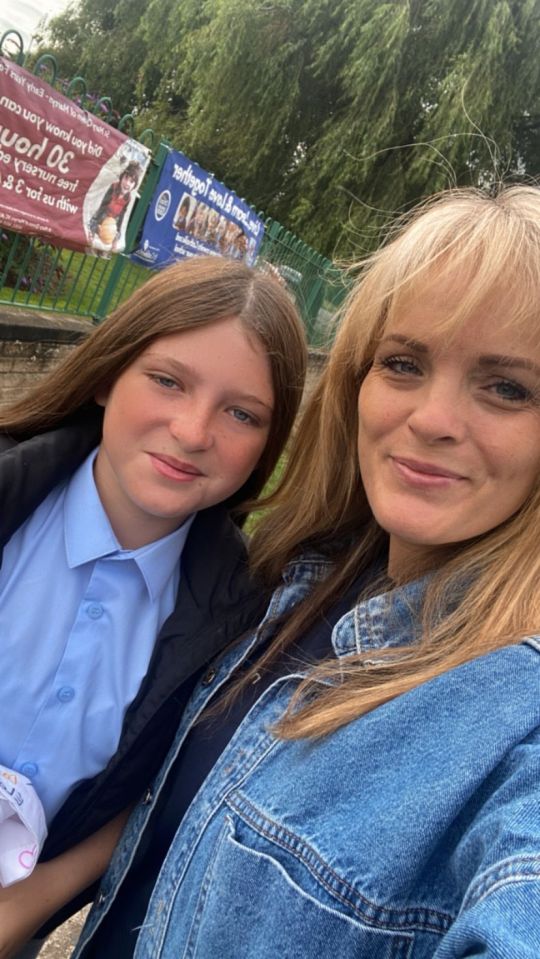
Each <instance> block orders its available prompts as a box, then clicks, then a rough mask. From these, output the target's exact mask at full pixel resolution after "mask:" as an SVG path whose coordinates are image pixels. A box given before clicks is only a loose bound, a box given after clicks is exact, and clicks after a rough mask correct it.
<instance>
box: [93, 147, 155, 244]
mask: <svg viewBox="0 0 540 959" xmlns="http://www.w3.org/2000/svg"><path fill="white" fill-rule="evenodd" d="M142 173H143V170H142V167H141V166H140V164H139V163H137V161H135V160H132V161H130V162H129V163H128V164H127V166H126V167H125V168H124V169H123V170H122V171H121V173H120V176H119V177H118V179H117V180H115V181H114V182H113V183H111V185H110V186H109V188H108V189H107V190H106V192H105V194H104V196H103V198H102V200H101V203H100V204H99V206H98V208H97V210H96V211H95V213H94V215H93V216H92V218H91V219H90V223H89V231H90V233H91V235H92V239H93V245H97V246H98V248H103V249H104V250H110V251H111V252H112V253H116V252H117V251H118V250H119V248H120V240H122V241H123V224H124V218H125V216H126V213H127V211H128V209H130V208H131V206H132V205H133V201H134V199H135V191H136V189H137V187H138V185H139V183H140V181H141V178H142ZM126 222H127V221H126ZM96 240H97V241H98V243H97V244H96V242H95V241H96ZM122 248H123V242H122Z"/></svg>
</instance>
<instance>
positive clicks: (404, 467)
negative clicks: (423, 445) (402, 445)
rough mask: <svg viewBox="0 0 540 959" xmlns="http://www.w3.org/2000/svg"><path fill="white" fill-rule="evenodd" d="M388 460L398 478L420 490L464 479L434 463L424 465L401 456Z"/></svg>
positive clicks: (458, 474) (447, 484)
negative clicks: (420, 488)
mask: <svg viewBox="0 0 540 959" xmlns="http://www.w3.org/2000/svg"><path fill="white" fill-rule="evenodd" d="M390 459H391V461H392V463H393V465H394V468H395V470H396V472H397V474H398V476H400V477H401V479H403V480H405V482H406V483H409V484H410V485H413V486H419V487H422V488H425V487H428V486H435V487H440V486H449V485H451V484H453V483H459V482H462V481H463V480H464V479H465V477H464V476H462V475H461V474H460V473H454V471H453V470H449V469H446V467H444V466H437V465H436V464H435V463H424V462H421V461H420V460H411V459H406V458H404V457H402V456H391V457H390Z"/></svg>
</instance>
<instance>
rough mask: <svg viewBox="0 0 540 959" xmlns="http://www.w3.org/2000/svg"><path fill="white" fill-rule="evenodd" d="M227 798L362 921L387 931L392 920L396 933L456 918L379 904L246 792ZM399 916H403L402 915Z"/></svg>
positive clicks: (442, 927) (439, 927)
mask: <svg viewBox="0 0 540 959" xmlns="http://www.w3.org/2000/svg"><path fill="white" fill-rule="evenodd" d="M226 802H227V804H228V805H229V806H231V807H232V808H233V809H234V810H235V811H236V812H237V813H238V814H239V815H241V816H242V817H245V819H246V820H247V822H248V823H249V824H250V825H251V826H252V827H253V828H254V829H255V830H256V831H257V832H259V833H260V834H261V835H262V836H264V837H265V838H267V839H268V840H269V841H271V842H275V843H276V844H277V845H280V846H281V847H282V848H283V849H285V850H286V851H288V852H290V853H291V854H292V855H294V856H296V857H297V858H299V859H300V861H301V862H302V863H303V864H304V865H305V866H306V868H307V869H308V871H309V872H310V873H311V874H312V875H313V876H314V878H315V879H316V880H317V881H318V882H320V883H321V885H322V886H323V888H325V889H326V891H327V892H328V893H329V894H330V895H332V896H334V897H335V898H337V899H338V900H339V901H340V902H342V903H343V904H344V905H347V906H349V908H351V909H352V910H353V911H354V912H355V913H356V915H357V916H358V917H359V918H360V919H361V920H362V921H363V922H365V923H366V925H372V926H374V927H375V928H384V929H387V930H388V931H391V930H390V929H389V923H390V924H393V926H394V927H395V931H396V933H402V932H404V928H403V925H404V924H406V926H405V928H406V929H408V928H411V927H412V928H418V927H420V928H422V929H425V930H429V931H431V932H435V933H439V934H442V933H444V932H445V931H446V930H447V929H448V928H449V927H450V926H451V924H452V922H453V921H454V917H453V916H450V915H449V914H448V913H444V912H439V911H437V910H434V909H429V908H428V909H426V907H423V906H410V907H408V908H407V909H399V908H388V907H386V906H380V905H377V904H375V903H373V902H371V901H370V900H369V899H368V898H367V897H366V896H364V895H362V893H360V892H359V891H358V890H357V889H355V888H354V887H353V886H351V885H350V883H348V882H347V880H345V879H344V878H343V877H341V876H339V875H338V874H337V873H336V872H334V870H333V869H332V868H331V867H330V866H329V865H328V863H326V862H324V860H323V859H321V857H320V856H319V854H318V853H316V852H315V850H314V849H312V848H311V847H310V846H309V845H308V844H307V843H305V842H304V841H303V840H300V847H301V848H299V845H298V839H299V837H296V836H295V835H294V833H291V832H290V831H289V830H288V829H286V828H285V827H284V826H282V825H281V824H279V823H276V822H274V820H272V819H269V818H267V817H263V816H261V814H260V813H259V811H258V810H257V808H256V807H255V806H253V805H252V803H251V802H250V801H249V800H248V799H246V798H245V796H242V795H238V794H237V795H236V796H235V795H234V794H231V795H229V796H228V798H227V800H226ZM250 812H251V815H250ZM264 819H266V821H267V822H268V823H271V824H272V826H274V827H275V829H276V830H277V832H278V833H279V834H281V835H277V834H276V833H275V832H271V831H270V830H266V829H265V827H264ZM286 837H288V838H290V839H291V840H296V842H294V841H291V842H287V841H286ZM301 849H302V850H304V849H305V850H306V852H307V851H309V853H310V856H309V857H308V856H306V855H304V854H303V853H302V852H301ZM315 862H317V863H320V867H322V868H321V869H320V871H317V869H316V867H315ZM323 869H324V870H325V871H327V872H328V874H329V875H330V876H331V877H333V878H334V880H335V881H336V883H339V884H340V885H341V886H343V887H344V888H345V889H347V890H349V891H350V893H351V897H353V898H348V897H347V896H344V895H342V894H340V892H339V891H338V890H337V889H336V888H334V887H332V885H331V884H330V883H329V882H328V880H326V879H325V878H324V875H323ZM354 900H356V901H360V902H362V903H363V904H365V907H366V910H367V911H368V914H367V915H366V913H364V912H362V911H361V909H360V908H359V906H358V905H357V903H356V902H355V901H354ZM375 913H377V914H379V916H380V919H379V918H376V917H375ZM415 913H416V915H417V918H412V917H413V915H414V914H415ZM420 913H424V914H425V916H426V918H425V920H423V919H422V918H421V917H420ZM385 914H386V915H385ZM407 915H409V916H410V917H411V918H409V919H407ZM400 916H401V917H402V918H400ZM437 920H438V922H437Z"/></svg>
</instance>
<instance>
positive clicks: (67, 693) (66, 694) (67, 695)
mask: <svg viewBox="0 0 540 959" xmlns="http://www.w3.org/2000/svg"><path fill="white" fill-rule="evenodd" d="M56 698H57V699H59V700H60V702H61V703H70V702H71V700H72V699H74V698H75V690H74V689H73V687H72V686H60V689H59V690H58V691H57V693H56Z"/></svg>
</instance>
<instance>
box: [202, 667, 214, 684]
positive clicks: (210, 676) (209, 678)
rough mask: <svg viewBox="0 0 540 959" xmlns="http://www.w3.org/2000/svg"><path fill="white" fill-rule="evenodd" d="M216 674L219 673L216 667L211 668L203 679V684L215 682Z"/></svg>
mask: <svg viewBox="0 0 540 959" xmlns="http://www.w3.org/2000/svg"><path fill="white" fill-rule="evenodd" d="M216 675H217V670H216V669H213V668H212V669H209V670H208V672H207V673H206V674H205V675H204V676H203V678H202V680H201V682H202V684H203V686H210V685H211V684H212V683H213V682H214V679H215V678H216Z"/></svg>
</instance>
